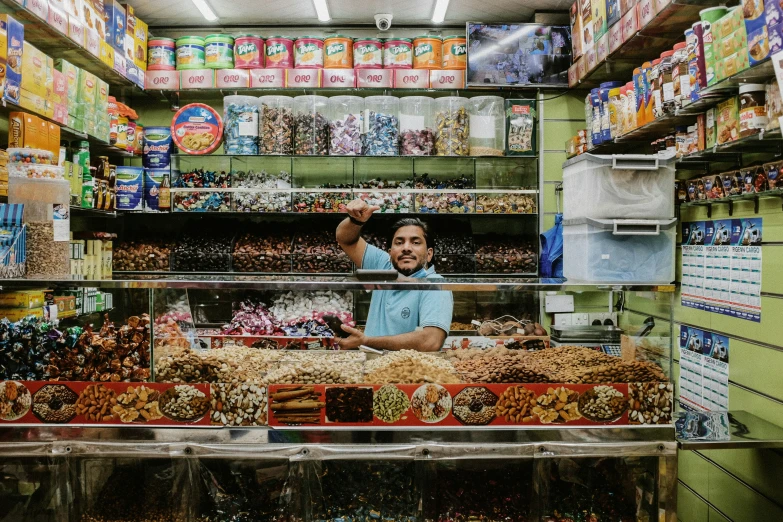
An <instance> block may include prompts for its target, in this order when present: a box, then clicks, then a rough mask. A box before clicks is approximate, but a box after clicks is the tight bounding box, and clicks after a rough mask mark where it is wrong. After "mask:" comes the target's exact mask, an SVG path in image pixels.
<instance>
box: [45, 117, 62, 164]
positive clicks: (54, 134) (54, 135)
mask: <svg viewBox="0 0 783 522" xmlns="http://www.w3.org/2000/svg"><path fill="white" fill-rule="evenodd" d="M47 127H48V131H49V146H48V147H47V148H46V150H50V151H52V153H53V154H54V159H55V161H56V162H57V163H59V162H60V126H59V125H57V124H56V123H52V122H48V123H47Z"/></svg>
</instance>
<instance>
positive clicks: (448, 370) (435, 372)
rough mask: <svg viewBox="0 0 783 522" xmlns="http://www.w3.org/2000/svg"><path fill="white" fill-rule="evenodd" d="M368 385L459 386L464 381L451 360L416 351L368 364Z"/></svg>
mask: <svg viewBox="0 0 783 522" xmlns="http://www.w3.org/2000/svg"><path fill="white" fill-rule="evenodd" d="M365 371H366V375H365V378H364V380H365V382H368V383H373V384H420V383H427V382H433V383H435V382H436V383H440V384H459V383H460V382H462V380H461V379H460V378H459V376H458V375H457V374H456V372H455V371H454V366H453V365H452V364H451V363H450V362H449V361H447V360H445V359H443V358H441V357H438V356H435V355H430V354H426V353H420V352H416V351H413V350H400V351H398V352H393V353H389V354H386V355H384V356H383V357H378V358H377V359H373V360H372V361H368V362H367V364H366V365H365Z"/></svg>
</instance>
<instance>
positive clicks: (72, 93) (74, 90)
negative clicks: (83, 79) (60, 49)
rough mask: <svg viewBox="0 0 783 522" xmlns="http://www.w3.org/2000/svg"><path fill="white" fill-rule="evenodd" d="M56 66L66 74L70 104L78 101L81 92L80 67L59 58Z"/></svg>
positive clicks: (55, 62) (55, 63)
mask: <svg viewBox="0 0 783 522" xmlns="http://www.w3.org/2000/svg"><path fill="white" fill-rule="evenodd" d="M54 68H55V69H57V70H58V71H60V72H61V73H63V75H65V81H66V82H67V84H68V105H69V106H70V105H71V103H73V102H75V101H76V96H77V94H78V92H79V68H78V67H76V66H75V65H73V64H72V63H71V62H69V61H67V60H63V59H62V58H58V59H57V60H55V61H54Z"/></svg>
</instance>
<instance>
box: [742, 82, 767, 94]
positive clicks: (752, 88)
mask: <svg viewBox="0 0 783 522" xmlns="http://www.w3.org/2000/svg"><path fill="white" fill-rule="evenodd" d="M765 90H766V86H765V85H764V84H763V83H743V84H742V85H740V88H739V93H740V94H744V93H746V92H758V91H765Z"/></svg>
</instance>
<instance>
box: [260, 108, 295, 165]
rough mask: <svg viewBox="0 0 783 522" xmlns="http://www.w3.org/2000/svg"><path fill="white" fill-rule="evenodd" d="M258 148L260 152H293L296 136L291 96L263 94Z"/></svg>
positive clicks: (286, 153)
mask: <svg viewBox="0 0 783 522" xmlns="http://www.w3.org/2000/svg"><path fill="white" fill-rule="evenodd" d="M258 101H259V103H260V106H259V121H258V123H259V129H260V130H259V133H258V141H259V143H258V145H259V146H258V149H259V153H260V154H284V155H288V154H291V150H292V147H293V141H294V140H293V138H294V116H293V105H294V99H293V98H291V97H290V96H261V97H260V98H259V99H258Z"/></svg>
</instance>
